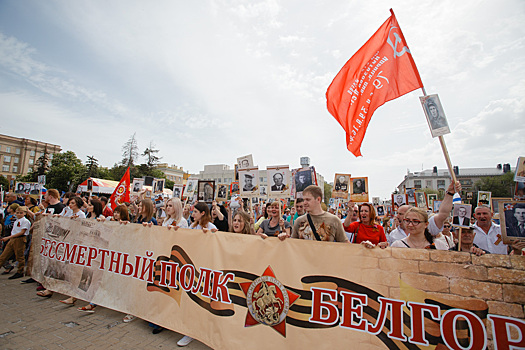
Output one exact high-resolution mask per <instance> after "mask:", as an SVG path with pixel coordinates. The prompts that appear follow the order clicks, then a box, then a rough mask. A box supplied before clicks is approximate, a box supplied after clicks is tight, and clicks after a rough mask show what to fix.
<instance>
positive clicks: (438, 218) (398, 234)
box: [387, 181, 461, 245]
mask: <svg viewBox="0 0 525 350" xmlns="http://www.w3.org/2000/svg"><path fill="white" fill-rule="evenodd" d="M455 192H457V193H460V192H461V184H460V183H459V181H456V185H455V186H454V182H452V181H451V182H450V185H448V188H447V191H446V192H445V198H443V201H442V202H441V206H440V207H439V212H438V213H437V214H436V215H434V216H432V217H431V218H430V219H429V220H428V230H429V231H430V233H431V234H432V236H436V235H438V234H439V233H440V232H441V231H443V224H444V223H445V220H446V219H447V218H448V216H449V215H450V212H451V211H452V197H454V193H455ZM411 207H412V206H411V205H402V206H400V207H399V209H398V210H397V215H396V218H397V220H398V221H399V225H398V227H397V228H396V229H395V230H393V231H392V232H390V234H389V235H388V236H387V240H388V244H389V245H392V243H394V242H395V241H397V240H400V239H403V238H405V237H406V236H407V234H406V233H405V230H406V225H405V222H404V221H403V220H404V218H405V213H406V212H407V210H408V209H410V208H411Z"/></svg>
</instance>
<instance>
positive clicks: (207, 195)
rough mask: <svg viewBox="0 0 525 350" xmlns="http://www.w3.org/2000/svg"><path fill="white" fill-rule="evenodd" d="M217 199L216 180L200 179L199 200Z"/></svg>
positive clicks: (207, 201) (210, 200)
mask: <svg viewBox="0 0 525 350" xmlns="http://www.w3.org/2000/svg"><path fill="white" fill-rule="evenodd" d="M214 199H215V180H199V181H198V192H197V200H198V201H199V202H205V203H212V202H213V200H214Z"/></svg>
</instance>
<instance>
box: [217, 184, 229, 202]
mask: <svg viewBox="0 0 525 350" xmlns="http://www.w3.org/2000/svg"><path fill="white" fill-rule="evenodd" d="M217 199H222V200H226V199H228V185H224V184H219V185H217Z"/></svg>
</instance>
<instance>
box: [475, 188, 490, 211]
mask: <svg viewBox="0 0 525 350" xmlns="http://www.w3.org/2000/svg"><path fill="white" fill-rule="evenodd" d="M491 197H492V192H487V191H478V205H483V204H485V205H488V206H489V207H491V208H492V201H491Z"/></svg>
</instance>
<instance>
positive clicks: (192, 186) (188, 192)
mask: <svg viewBox="0 0 525 350" xmlns="http://www.w3.org/2000/svg"><path fill="white" fill-rule="evenodd" d="M198 184H199V180H198V179H188V181H187V182H186V188H185V189H184V197H186V198H188V199H190V198H192V197H193V195H194V194H195V191H196V190H197V185H198Z"/></svg>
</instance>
